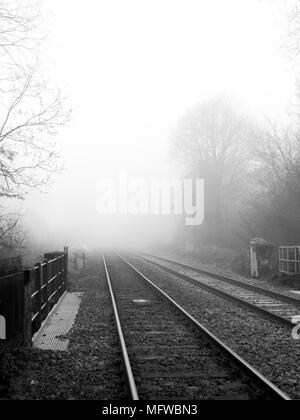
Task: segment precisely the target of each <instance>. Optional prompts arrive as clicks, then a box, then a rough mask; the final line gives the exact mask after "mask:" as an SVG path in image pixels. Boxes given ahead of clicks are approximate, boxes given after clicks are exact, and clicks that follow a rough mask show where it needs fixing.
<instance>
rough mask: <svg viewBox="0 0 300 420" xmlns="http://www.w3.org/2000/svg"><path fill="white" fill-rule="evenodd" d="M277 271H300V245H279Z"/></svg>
mask: <svg viewBox="0 0 300 420" xmlns="http://www.w3.org/2000/svg"><path fill="white" fill-rule="evenodd" d="M279 272H280V273H282V274H299V273H300V246H281V247H279Z"/></svg>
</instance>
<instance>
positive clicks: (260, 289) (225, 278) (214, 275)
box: [130, 250, 300, 307]
mask: <svg viewBox="0 0 300 420" xmlns="http://www.w3.org/2000/svg"><path fill="white" fill-rule="evenodd" d="M130 252H131V253H133V254H136V255H137V256H142V255H147V256H149V257H153V258H157V259H159V260H162V261H165V262H168V263H170V264H174V265H177V266H179V267H182V268H184V269H187V270H191V271H195V272H196V273H199V274H204V275H206V276H208V277H212V278H215V279H217V280H222V281H224V282H226V283H230V284H232V285H234V286H239V287H243V288H244V289H248V290H251V291H253V292H257V293H263V294H265V295H267V296H269V297H272V298H274V299H280V300H282V301H284V302H287V303H290V304H292V305H295V306H299V307H300V299H297V298H294V297H292V296H287V295H284V294H282V293H278V292H274V291H272V290H269V289H265V288H263V287H260V286H255V285H254V284H249V283H244V282H241V281H239V280H235V279H233V278H232V277H228V276H224V275H222V274H218V273H214V272H213V271H208V270H204V269H202V268H198V267H194V266H190V265H187V264H183V263H180V262H178V261H174V260H171V259H168V258H165V257H161V256H157V255H154V254H150V253H148V252H141V251H135V250H130Z"/></svg>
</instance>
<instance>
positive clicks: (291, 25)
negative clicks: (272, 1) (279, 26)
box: [283, 0, 300, 59]
mask: <svg viewBox="0 0 300 420" xmlns="http://www.w3.org/2000/svg"><path fill="white" fill-rule="evenodd" d="M285 16H286V31H285V36H284V38H283V49H284V51H285V53H287V55H288V56H289V57H290V58H293V59H294V58H295V57H298V56H299V54H300V4H299V1H298V0H288V1H287V2H285Z"/></svg>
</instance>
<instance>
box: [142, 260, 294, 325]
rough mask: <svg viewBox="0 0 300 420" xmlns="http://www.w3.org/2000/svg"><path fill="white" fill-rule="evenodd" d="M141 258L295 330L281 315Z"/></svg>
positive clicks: (291, 323)
mask: <svg viewBox="0 0 300 420" xmlns="http://www.w3.org/2000/svg"><path fill="white" fill-rule="evenodd" d="M140 258H142V259H144V260H145V261H146V262H149V263H150V264H153V265H155V266H157V267H159V268H161V269H162V270H164V271H166V272H168V273H169V274H172V275H174V276H176V277H178V278H180V279H182V280H184V281H186V282H188V283H190V284H193V285H194V286H196V287H198V288H199V289H203V290H206V291H207V292H209V293H212V294H214V295H216V296H219V297H221V298H223V299H227V300H231V301H233V302H235V303H237V304H238V305H240V306H245V307H247V308H249V309H250V310H252V311H254V312H258V313H260V314H261V315H263V316H264V317H266V318H268V319H270V320H272V321H276V322H277V323H280V324H282V325H284V326H285V327H289V328H293V327H294V326H295V324H294V323H293V322H292V321H290V320H289V319H287V318H283V317H282V316H280V315H276V314H274V313H273V312H270V311H268V310H267V309H264V308H261V307H259V306H257V305H255V304H254V303H251V302H247V301H246V300H244V299H241V298H239V297H237V296H233V295H232V294H230V293H229V292H225V291H224V290H219V289H217V288H215V287H214V286H211V285H208V284H205V283H203V282H202V281H201V280H197V279H194V278H192V277H189V276H187V275H186V274H182V273H179V272H178V271H175V270H172V269H171V268H169V267H166V266H165V265H162V264H159V263H157V262H155V261H152V260H149V259H148V258H145V257H142V256H140ZM239 287H243V286H241V285H240V286H239Z"/></svg>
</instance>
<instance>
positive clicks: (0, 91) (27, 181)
mask: <svg viewBox="0 0 300 420" xmlns="http://www.w3.org/2000/svg"><path fill="white" fill-rule="evenodd" d="M45 29H46V26H45V22H44V20H43V17H42V14H41V1H39V0H22V1H18V0H6V1H1V0H0V74H1V76H0V196H1V197H6V198H18V199H20V198H24V195H25V194H26V192H27V191H28V189H30V188H43V187H44V186H45V185H47V184H48V182H49V179H50V177H51V174H53V173H54V172H57V171H59V169H60V168H61V163H60V162H59V154H58V152H57V148H56V146H55V143H54V142H53V140H52V139H53V136H54V135H55V134H56V133H57V131H58V129H59V128H60V127H61V126H63V125H64V124H65V123H66V122H67V120H68V118H69V116H70V111H69V110H65V108H64V100H63V98H62V95H61V92H60V91H59V89H58V88H57V87H56V86H55V85H54V84H53V83H51V82H50V81H49V80H47V79H46V78H45V77H44V74H45V71H44V69H43V64H42V59H41V57H42V55H43V54H41V51H42V41H43V39H44V36H45V32H46V30H45ZM8 220H10V217H8ZM9 226H10V223H9V222H8V223H6V224H4V227H3V229H4V230H3V231H5V230H6V229H7V228H8V227H9ZM12 226H14V224H12ZM0 240H1V238H0Z"/></svg>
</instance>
